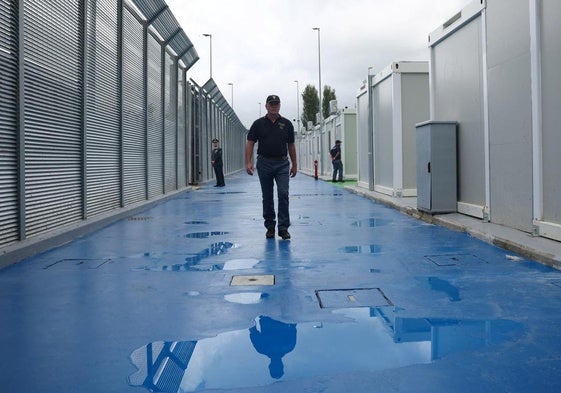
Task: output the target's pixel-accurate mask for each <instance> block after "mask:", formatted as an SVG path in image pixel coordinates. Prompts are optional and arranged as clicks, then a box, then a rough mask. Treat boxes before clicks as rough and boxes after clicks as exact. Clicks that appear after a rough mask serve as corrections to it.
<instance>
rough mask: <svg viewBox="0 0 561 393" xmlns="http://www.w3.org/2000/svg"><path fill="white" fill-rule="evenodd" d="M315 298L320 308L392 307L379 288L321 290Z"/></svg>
mask: <svg viewBox="0 0 561 393" xmlns="http://www.w3.org/2000/svg"><path fill="white" fill-rule="evenodd" d="M316 297H317V298H318V301H319V306H320V307H321V308H348V307H383V306H388V305H390V306H393V303H392V302H391V300H390V299H388V298H387V296H386V295H385V294H384V292H383V291H382V290H381V289H380V288H354V289H322V290H317V291H316Z"/></svg>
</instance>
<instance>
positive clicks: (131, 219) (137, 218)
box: [127, 216, 152, 221]
mask: <svg viewBox="0 0 561 393" xmlns="http://www.w3.org/2000/svg"><path fill="white" fill-rule="evenodd" d="M151 219H152V217H146V216H135V217H129V218H127V220H128V221H148V220H151Z"/></svg>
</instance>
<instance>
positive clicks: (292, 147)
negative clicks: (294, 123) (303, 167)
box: [288, 143, 298, 177]
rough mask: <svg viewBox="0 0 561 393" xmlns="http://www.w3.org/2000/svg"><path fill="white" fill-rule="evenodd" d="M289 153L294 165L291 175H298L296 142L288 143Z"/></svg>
mask: <svg viewBox="0 0 561 393" xmlns="http://www.w3.org/2000/svg"><path fill="white" fill-rule="evenodd" d="M288 155H289V156H290V162H291V163H292V166H291V167H290V177H294V176H296V173H297V172H298V163H297V162H296V146H295V145H294V143H289V144H288Z"/></svg>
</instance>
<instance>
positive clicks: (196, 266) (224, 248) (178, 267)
mask: <svg viewBox="0 0 561 393" xmlns="http://www.w3.org/2000/svg"><path fill="white" fill-rule="evenodd" d="M237 247H238V245H237V244H235V243H230V242H218V243H213V244H211V245H210V246H209V247H208V248H205V249H204V250H202V251H199V252H198V253H196V254H193V255H189V256H187V257H186V258H185V263H176V264H171V265H160V264H158V263H155V264H154V265H150V266H146V267H144V268H143V270H151V271H174V272H176V271H183V270H191V271H192V270H195V271H212V270H222V265H221V264H212V265H201V262H202V261H203V260H204V259H206V258H209V257H212V256H215V255H221V254H225V253H227V252H228V250H229V249H230V248H237Z"/></svg>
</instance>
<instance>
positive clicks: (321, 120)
mask: <svg viewBox="0 0 561 393" xmlns="http://www.w3.org/2000/svg"><path fill="white" fill-rule="evenodd" d="M312 30H316V31H317V32H318V74H319V92H318V93H319V150H320V163H321V165H320V174H321V175H323V168H324V165H323V156H324V154H323V149H324V147H323V135H322V133H323V105H322V103H321V44H320V29H319V27H313V28H312Z"/></svg>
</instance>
